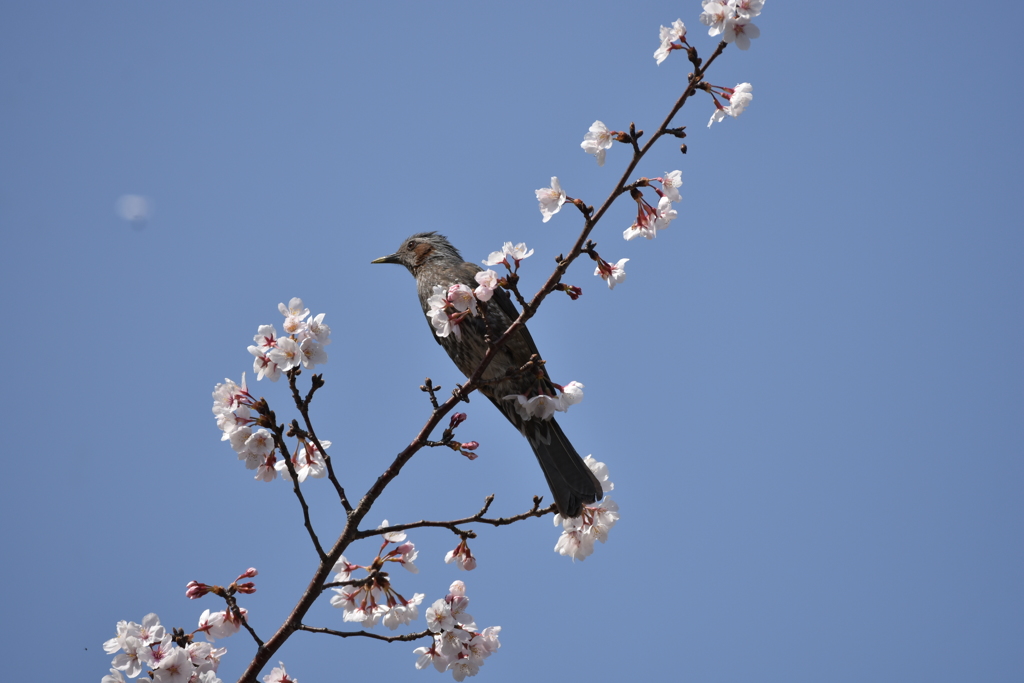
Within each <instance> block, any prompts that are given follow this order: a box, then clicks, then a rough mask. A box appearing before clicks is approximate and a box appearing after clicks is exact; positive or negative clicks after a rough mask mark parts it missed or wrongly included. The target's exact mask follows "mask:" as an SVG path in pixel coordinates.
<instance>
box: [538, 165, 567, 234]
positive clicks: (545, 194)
mask: <svg viewBox="0 0 1024 683" xmlns="http://www.w3.org/2000/svg"><path fill="white" fill-rule="evenodd" d="M534 193H535V194H536V195H537V201H538V202H540V215H541V216H543V217H544V220H543V222H544V223H547V222H548V221H549V220H551V217H552V216H554V215H555V214H556V213H558V212H559V211H561V210H562V204H565V192H564V191H563V190H562V186H561V185H560V184H559V183H558V177H557V176H551V187H542V188H541V189H539V190H534Z"/></svg>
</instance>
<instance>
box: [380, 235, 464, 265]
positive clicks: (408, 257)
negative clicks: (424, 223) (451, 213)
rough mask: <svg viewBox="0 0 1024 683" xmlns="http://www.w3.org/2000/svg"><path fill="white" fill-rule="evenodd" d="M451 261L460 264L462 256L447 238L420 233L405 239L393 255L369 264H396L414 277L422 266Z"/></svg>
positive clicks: (382, 257)
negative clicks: (434, 262) (403, 267)
mask: <svg viewBox="0 0 1024 683" xmlns="http://www.w3.org/2000/svg"><path fill="white" fill-rule="evenodd" d="M452 260H454V262H455V263H462V255H461V254H459V250H458V249H456V248H455V247H453V246H452V245H451V242H449V241H448V238H446V237H445V236H444V235H438V234H437V233H436V232H420V233H417V234H415V235H413V236H412V237H408V238H406V239H405V240H404V241H403V242H402V245H401V246H400V247H398V251H396V252H395V253H394V254H391V255H389V256H381V257H380V258H379V259H374V260H373V261H370V263H398V264H400V265H403V266H405V267H406V268H408V269H409V272H410V273H412V274H413V275H416V271H417V270H418V269H419V268H420V267H421V266H423V265H424V264H427V263H430V262H432V261H442V262H443V261H448V262H451V261H452Z"/></svg>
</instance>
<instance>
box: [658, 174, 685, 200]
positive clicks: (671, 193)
mask: <svg viewBox="0 0 1024 683" xmlns="http://www.w3.org/2000/svg"><path fill="white" fill-rule="evenodd" d="M658 180H660V181H661V187H662V191H663V192H664V193H665V196H666V197H668V198H669V199H670V200H671V201H673V202H681V201H683V197H682V195H680V194H679V188H680V187H682V185H683V172H682V171H672V172H670V173H666V174H665V175H664V177H662V178H659V179H658Z"/></svg>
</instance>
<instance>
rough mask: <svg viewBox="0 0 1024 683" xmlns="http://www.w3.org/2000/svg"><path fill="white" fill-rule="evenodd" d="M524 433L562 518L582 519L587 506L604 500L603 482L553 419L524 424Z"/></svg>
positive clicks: (535, 420) (530, 421) (534, 420)
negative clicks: (581, 514)
mask: <svg viewBox="0 0 1024 683" xmlns="http://www.w3.org/2000/svg"><path fill="white" fill-rule="evenodd" d="M523 432H524V434H525V435H526V438H527V440H528V441H529V442H530V447H531V448H533V453H534V455H536V456H537V462H539V463H540V468H541V470H543V471H544V478H545V479H547V481H548V488H550V489H551V495H552V496H554V498H555V504H556V505H557V506H558V512H559V513H560V514H561V515H562V516H563V517H579V516H580V513H581V512H582V511H583V506H584V505H589V504H590V503H594V502H596V501H597V500H599V499H600V498H601V496H602V490H601V482H600V481H598V480H597V477H596V476H594V473H593V472H591V471H590V468H589V467H587V464H586V463H585V462H583V458H581V457H580V456H579V454H578V453H577V452H576V449H575V448H573V447H572V443H571V442H570V441H569V439H568V438H566V436H565V433H564V432H563V431H562V428H561V427H559V426H558V423H557V422H555V421H554V419H550V420H537V419H533V420H529V421H528V422H526V423H525V424H524V430H523Z"/></svg>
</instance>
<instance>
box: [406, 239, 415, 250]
mask: <svg viewBox="0 0 1024 683" xmlns="http://www.w3.org/2000/svg"><path fill="white" fill-rule="evenodd" d="M405 248H406V249H408V250H409V251H412V250H413V249H415V248H416V243H415V242H411V241H410V242H409V244H407V245H405Z"/></svg>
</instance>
